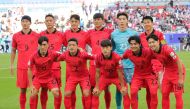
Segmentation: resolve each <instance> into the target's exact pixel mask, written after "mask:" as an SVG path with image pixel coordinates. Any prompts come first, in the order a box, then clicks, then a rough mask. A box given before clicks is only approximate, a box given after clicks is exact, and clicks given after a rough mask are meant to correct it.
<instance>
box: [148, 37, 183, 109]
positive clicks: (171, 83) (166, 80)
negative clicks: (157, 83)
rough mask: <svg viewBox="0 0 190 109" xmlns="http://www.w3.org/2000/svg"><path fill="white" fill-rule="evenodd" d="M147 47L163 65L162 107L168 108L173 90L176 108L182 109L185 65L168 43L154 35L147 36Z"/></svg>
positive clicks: (163, 108)
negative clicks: (165, 43) (163, 42)
mask: <svg viewBox="0 0 190 109" xmlns="http://www.w3.org/2000/svg"><path fill="white" fill-rule="evenodd" d="M147 41H148V44H149V47H150V48H151V49H152V50H153V51H154V52H153V55H154V56H155V57H156V59H158V60H159V61H160V62H161V63H162V64H163V66H164V75H163V80H162V81H161V87H162V109H170V100H169V95H170V93H171V92H174V95H175V98H176V109H183V91H184V78H185V67H184V65H183V64H182V62H181V60H180V59H179V57H178V56H177V55H176V53H175V52H174V50H173V49H172V48H171V47H169V46H168V45H162V44H161V43H160V41H159V39H158V37H157V36H156V35H150V36H148V37H147Z"/></svg>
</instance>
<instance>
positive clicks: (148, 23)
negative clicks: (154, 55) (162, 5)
mask: <svg viewBox="0 0 190 109" xmlns="http://www.w3.org/2000/svg"><path fill="white" fill-rule="evenodd" d="M142 23H143V26H144V29H145V32H143V33H141V34H140V39H141V44H142V46H143V47H148V42H147V40H146V38H147V37H148V36H149V35H152V34H155V35H157V36H158V39H159V40H160V42H161V44H166V41H165V39H164V35H163V33H162V32H160V31H158V30H155V29H154V27H153V18H152V17H151V16H145V17H143V19H142Z"/></svg>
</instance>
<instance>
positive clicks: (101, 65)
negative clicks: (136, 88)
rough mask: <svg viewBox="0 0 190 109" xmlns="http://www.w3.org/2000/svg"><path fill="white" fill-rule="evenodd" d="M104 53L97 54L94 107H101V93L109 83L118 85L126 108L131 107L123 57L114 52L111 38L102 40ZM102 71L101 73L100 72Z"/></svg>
mask: <svg viewBox="0 0 190 109" xmlns="http://www.w3.org/2000/svg"><path fill="white" fill-rule="evenodd" d="M101 49H102V50H101V51H102V53H100V54H98V55H97V56H96V86H95V88H94V90H93V94H94V95H95V96H96V97H94V98H95V102H93V104H92V109H98V108H99V95H100V93H101V92H102V91H103V90H104V89H105V88H106V87H108V86H109V85H111V84H114V85H116V87H117V89H118V90H120V92H121V93H122V95H123V97H124V100H123V105H124V109H130V99H129V96H128V93H127V84H126V82H125V81H124V77H123V69H122V63H121V57H120V56H119V55H118V54H116V53H115V52H112V44H111V41H110V40H109V39H107V40H103V41H102V42H101ZM100 73H101V74H100Z"/></svg>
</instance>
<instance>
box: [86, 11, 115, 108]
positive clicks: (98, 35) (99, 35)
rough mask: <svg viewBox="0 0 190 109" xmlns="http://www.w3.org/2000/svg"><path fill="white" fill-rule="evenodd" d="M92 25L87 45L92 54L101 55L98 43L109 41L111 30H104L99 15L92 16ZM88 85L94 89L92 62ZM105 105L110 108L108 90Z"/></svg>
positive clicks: (101, 16) (93, 66)
mask: <svg viewBox="0 0 190 109" xmlns="http://www.w3.org/2000/svg"><path fill="white" fill-rule="evenodd" d="M93 23H94V26H95V28H94V29H91V30H89V31H88V40H87V41H88V44H89V45H90V47H91V48H92V54H99V53H101V46H100V42H101V41H102V40H105V39H110V36H111V32H112V30H111V29H106V28H105V27H104V26H103V25H104V17H103V14H101V13H96V14H94V16H93ZM89 72H90V83H91V90H93V88H94V87H95V75H96V66H95V62H94V60H91V61H90V68H89ZM104 99H105V103H106V109H109V108H110V102H111V94H110V92H109V89H108V88H106V89H105V95H104ZM92 102H93V96H92Z"/></svg>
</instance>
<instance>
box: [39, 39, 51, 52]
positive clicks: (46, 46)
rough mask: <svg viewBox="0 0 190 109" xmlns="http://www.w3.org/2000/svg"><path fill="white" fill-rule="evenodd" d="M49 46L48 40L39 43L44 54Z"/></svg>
mask: <svg viewBox="0 0 190 109" xmlns="http://www.w3.org/2000/svg"><path fill="white" fill-rule="evenodd" d="M48 47H49V45H48V42H46V41H43V42H42V44H41V45H39V50H40V53H41V54H42V55H45V54H46V53H47V50H48Z"/></svg>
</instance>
